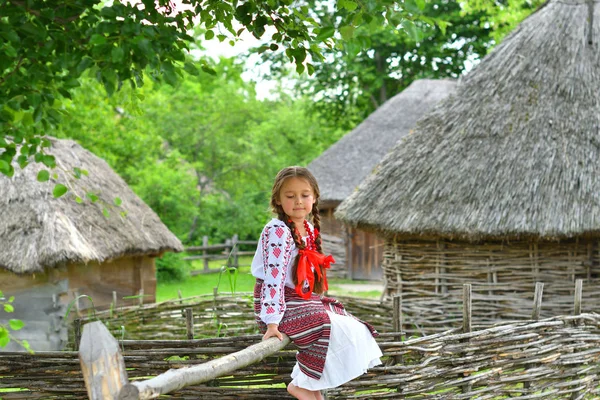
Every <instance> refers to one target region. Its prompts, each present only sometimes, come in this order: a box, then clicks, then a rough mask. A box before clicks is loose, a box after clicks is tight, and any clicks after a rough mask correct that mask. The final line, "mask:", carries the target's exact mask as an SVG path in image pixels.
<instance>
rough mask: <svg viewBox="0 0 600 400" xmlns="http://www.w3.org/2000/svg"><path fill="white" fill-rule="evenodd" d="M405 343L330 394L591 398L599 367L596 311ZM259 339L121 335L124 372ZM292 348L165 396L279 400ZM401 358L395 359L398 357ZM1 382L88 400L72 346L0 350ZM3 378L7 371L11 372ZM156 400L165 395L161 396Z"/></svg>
mask: <svg viewBox="0 0 600 400" xmlns="http://www.w3.org/2000/svg"><path fill="white" fill-rule="evenodd" d="M461 331H462V328H457V329H454V330H450V331H447V332H444V333H441V334H437V335H431V336H427V337H422V338H414V339H410V340H406V341H399V340H397V334H395V333H387V334H382V336H381V337H380V338H378V343H379V345H380V346H381V348H382V350H383V351H384V354H385V356H384V359H383V361H384V362H385V365H384V366H380V367H376V368H373V369H371V370H370V371H369V373H368V374H366V375H363V376H362V377H360V378H358V379H356V380H354V381H351V382H349V383H347V384H346V385H343V386H341V387H339V388H336V389H333V390H330V391H329V392H328V397H329V399H348V398H357V399H384V398H393V399H471V398H477V399H506V398H519V399H534V398H535V399H594V398H598V396H600V391H599V390H598V385H599V384H600V382H599V373H600V364H599V361H600V316H599V315H597V314H581V315H579V316H570V317H565V316H563V317H555V318H550V319H544V320H540V321H527V322H519V323H514V324H505V325H497V326H492V327H488V328H486V329H482V330H476V331H473V332H471V333H460V332H461ZM259 340H260V336H259V335H249V336H240V337H235V338H213V339H200V340H193V341H188V340H182V341H123V342H122V346H123V348H124V352H123V355H124V358H125V363H126V365H127V367H128V369H129V371H128V373H129V377H130V379H131V378H138V377H143V376H152V375H156V374H159V373H161V372H164V371H166V370H167V369H169V368H178V367H183V366H188V365H191V364H197V363H201V362H204V361H206V360H209V359H212V358H214V357H219V356H222V355H224V354H228V353H231V352H234V351H238V350H241V349H243V348H245V347H247V346H248V345H250V344H253V343H256V342H257V341H259ZM294 361H295V360H294V350H293V348H290V349H289V350H286V351H282V352H279V353H276V354H274V355H273V356H271V357H268V358H266V359H265V360H263V361H262V362H260V363H257V364H254V365H251V366H249V367H246V368H244V369H242V370H238V371H236V373H234V374H233V375H231V376H227V377H221V378H219V379H216V380H214V381H211V382H208V383H206V384H203V385H198V386H192V387H187V388H185V389H183V390H181V391H179V392H177V393H171V394H169V395H166V396H164V398H173V399H215V398H218V399H256V398H264V399H281V398H288V396H287V394H286V392H285V384H286V383H287V382H288V381H289V374H290V372H291V369H292V366H293V364H294ZM396 361H398V362H396ZM0 375H4V376H3V378H2V380H1V381H0V388H7V387H20V388H27V389H29V390H31V391H27V392H7V393H3V394H2V396H3V398H4V399H6V400H14V399H31V398H44V399H86V398H87V395H86V393H85V387H84V384H83V379H82V376H81V371H80V366H79V360H78V358H77V353H76V352H55V353H38V354H35V355H24V354H23V353H6V354H4V353H0ZM8 375H10V376H8ZM161 398H163V397H161Z"/></svg>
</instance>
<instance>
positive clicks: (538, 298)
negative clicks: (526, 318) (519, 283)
mask: <svg viewBox="0 0 600 400" xmlns="http://www.w3.org/2000/svg"><path fill="white" fill-rule="evenodd" d="M543 294H544V283H543V282H536V283H535V293H534V294H533V311H532V312H531V319H533V320H536V321H537V320H539V319H540V313H541V311H542V295H543Z"/></svg>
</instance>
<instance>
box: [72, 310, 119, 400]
mask: <svg viewBox="0 0 600 400" xmlns="http://www.w3.org/2000/svg"><path fill="white" fill-rule="evenodd" d="M79 362H80V364H81V372H82V375H83V379H84V381H85V387H86V389H87V393H88V398H89V399H90V400H104V399H116V398H117V397H118V396H119V393H120V391H121V388H122V387H123V385H126V384H127V371H126V370H125V362H124V361H123V356H122V355H121V353H120V351H119V344H118V343H117V341H116V340H115V338H114V337H113V336H112V335H111V334H110V332H109V331H108V329H106V327H105V326H104V324H103V323H102V322H100V321H94V322H90V323H89V324H86V325H85V326H84V327H83V335H82V337H81V344H80V346H79Z"/></svg>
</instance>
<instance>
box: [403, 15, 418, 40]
mask: <svg viewBox="0 0 600 400" xmlns="http://www.w3.org/2000/svg"><path fill="white" fill-rule="evenodd" d="M402 29H404V31H405V32H406V33H407V34H408V36H409V37H410V38H411V39H412V40H414V41H415V42H419V41H420V36H421V31H420V30H419V28H417V26H416V25H415V24H414V22H412V21H410V20H408V19H405V20H404V21H402Z"/></svg>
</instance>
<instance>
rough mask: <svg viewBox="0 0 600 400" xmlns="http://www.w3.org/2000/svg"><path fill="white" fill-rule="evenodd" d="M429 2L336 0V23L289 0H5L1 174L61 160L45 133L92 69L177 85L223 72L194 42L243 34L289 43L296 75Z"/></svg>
mask: <svg viewBox="0 0 600 400" xmlns="http://www.w3.org/2000/svg"><path fill="white" fill-rule="evenodd" d="M424 5H425V0H405V1H404V2H395V1H392V0H368V1H355V0H337V2H336V9H338V10H340V11H341V12H340V18H339V21H337V22H336V24H335V25H333V24H329V23H328V21H326V20H323V21H319V20H317V19H315V18H314V16H313V15H312V14H311V12H310V10H309V8H308V6H306V5H304V4H303V3H296V2H292V1H291V0H248V1H244V2H239V1H238V0H225V1H224V0H184V1H182V4H180V5H178V6H176V5H175V3H174V2H172V1H170V0H157V1H155V0H142V2H141V3H140V2H138V3H132V2H119V1H110V2H106V3H103V2H101V0H72V1H69V2H63V1H58V0H2V1H0V15H1V17H0V37H2V39H3V40H2V45H1V46H0V149H3V151H2V153H0V172H1V173H4V174H6V175H8V176H11V175H12V174H13V173H14V167H13V165H12V160H13V159H15V158H16V159H17V160H18V163H19V165H20V166H21V167H24V166H26V164H27V163H28V162H29V161H30V160H31V159H34V160H35V161H36V162H43V163H44V164H46V165H47V166H48V167H50V168H53V167H54V166H55V160H54V159H53V158H52V157H51V156H48V155H47V154H45V151H44V148H45V147H44V146H45V145H47V144H48V143H47V142H43V141H41V140H40V136H41V135H43V134H44V133H45V132H47V131H48V130H49V129H50V127H51V126H56V125H58V124H59V123H60V122H61V120H62V119H63V117H64V116H65V115H66V113H65V110H64V109H63V108H62V104H63V102H64V100H65V99H69V98H71V97H72V92H73V89H74V88H77V87H79V86H81V78H82V76H83V74H84V73H87V74H89V75H90V76H93V77H95V79H97V80H98V82H100V83H101V84H102V85H103V87H104V89H105V91H106V93H107V94H108V96H109V97H110V96H111V95H113V94H114V93H115V92H117V91H119V90H120V89H121V88H122V87H123V85H125V84H129V86H131V87H132V88H136V87H141V86H142V85H143V84H144V81H145V77H146V76H147V75H145V73H144V72H145V71H147V72H148V74H149V75H148V76H150V77H151V78H152V79H153V80H156V81H162V82H167V83H168V84H171V85H175V84H177V82H178V81H179V79H180V78H181V77H182V76H183V71H186V72H188V73H190V74H192V75H197V74H199V71H200V70H201V71H204V72H207V73H213V74H214V73H215V71H214V70H212V69H211V68H210V66H209V65H207V63H206V62H204V63H202V64H201V65H200V68H198V65H196V64H194V63H193V62H191V61H190V59H189V58H188V51H189V50H190V48H191V44H192V43H194V42H197V43H199V42H201V41H202V40H211V39H213V38H214V37H215V36H216V38H217V39H218V40H220V41H221V42H224V41H227V40H229V41H230V43H231V44H235V40H236V39H237V38H238V37H239V36H240V35H241V34H242V33H243V32H244V31H248V32H250V33H251V34H252V35H254V36H255V37H256V38H261V39H264V40H265V44H264V45H263V46H261V48H260V49H259V50H258V51H260V52H268V51H276V50H277V49H279V48H280V47H281V48H284V49H285V53H286V55H287V57H288V59H289V60H291V61H292V62H293V63H295V65H296V69H297V71H298V72H300V73H301V72H302V71H304V70H305V69H307V70H308V71H309V73H312V69H313V67H312V64H310V61H311V60H319V59H322V57H323V56H322V49H323V48H326V47H331V46H333V45H334V44H335V42H336V41H337V40H338V39H339V37H340V36H339V35H341V37H343V38H344V39H346V40H352V37H353V35H354V34H353V32H354V31H355V30H356V28H357V27H359V26H362V25H363V24H365V25H368V26H370V27H375V26H380V25H382V24H384V23H386V22H387V23H390V24H392V25H393V26H395V27H397V26H402V27H404V29H406V30H407V31H408V32H414V29H413V28H414V23H413V21H415V20H423V21H426V22H428V23H435V22H436V21H434V20H432V19H431V18H425V17H423V16H422V10H423V8H424ZM438 23H441V22H438ZM236 24H239V25H240V26H241V28H239V29H237V27H236V26H235V25H236ZM194 29H196V31H198V30H199V29H202V30H203V37H193V36H190V35H189V34H188V32H192V31H194ZM336 32H338V33H339V35H338V36H336ZM21 143H25V145H24V146H22V147H20V150H19V152H20V154H19V155H18V156H17V149H18V146H17V145H19V144H21Z"/></svg>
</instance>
